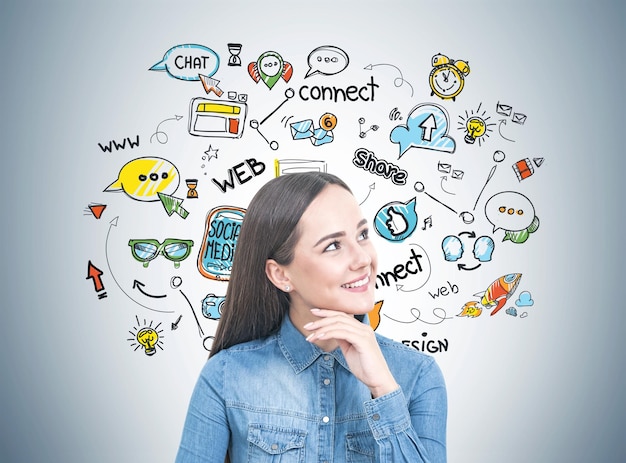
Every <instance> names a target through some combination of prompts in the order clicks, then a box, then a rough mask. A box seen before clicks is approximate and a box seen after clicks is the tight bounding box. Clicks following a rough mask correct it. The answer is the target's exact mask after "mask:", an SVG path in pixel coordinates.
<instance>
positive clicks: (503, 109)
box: [496, 101, 513, 116]
mask: <svg viewBox="0 0 626 463" xmlns="http://www.w3.org/2000/svg"><path fill="white" fill-rule="evenodd" d="M512 110H513V107H512V106H509V105H508V104H501V103H500V102H499V101H498V103H497V104H496V112H497V113H498V114H501V115H502V116H510V115H511V111H512Z"/></svg>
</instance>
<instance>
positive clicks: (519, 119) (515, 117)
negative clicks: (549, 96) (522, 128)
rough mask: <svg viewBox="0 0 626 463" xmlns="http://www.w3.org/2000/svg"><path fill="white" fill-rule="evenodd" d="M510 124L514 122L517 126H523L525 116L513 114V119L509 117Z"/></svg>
mask: <svg viewBox="0 0 626 463" xmlns="http://www.w3.org/2000/svg"><path fill="white" fill-rule="evenodd" d="M511 122H515V123H516V124H519V125H524V122H526V114H522V113H513V117H511Z"/></svg>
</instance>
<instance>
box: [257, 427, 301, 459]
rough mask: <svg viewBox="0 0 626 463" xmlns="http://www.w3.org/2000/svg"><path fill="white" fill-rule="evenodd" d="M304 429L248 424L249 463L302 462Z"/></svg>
mask: <svg viewBox="0 0 626 463" xmlns="http://www.w3.org/2000/svg"><path fill="white" fill-rule="evenodd" d="M305 437H306V431H303V430H300V429H291V428H282V427H278V426H271V425H263V424H251V425H249V426H248V461H249V462H251V463H278V462H280V463H304V440H305Z"/></svg>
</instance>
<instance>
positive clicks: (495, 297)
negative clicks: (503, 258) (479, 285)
mask: <svg viewBox="0 0 626 463" xmlns="http://www.w3.org/2000/svg"><path fill="white" fill-rule="evenodd" d="M521 279H522V274H521V273H509V274H508V275H503V276H501V277H500V278H498V279H497V280H496V281H494V282H493V283H491V284H490V285H489V287H488V288H487V290H486V291H485V292H484V293H482V294H476V296H482V299H481V301H480V303H481V304H482V305H483V307H485V308H486V309H490V308H492V307H494V306H495V308H494V309H493V310H492V311H491V315H495V314H496V313H497V312H498V311H499V310H500V309H501V308H502V307H504V304H506V301H507V300H508V299H509V298H510V297H511V295H512V294H513V293H514V292H515V290H516V289H517V286H518V285H519V282H520V280H521Z"/></svg>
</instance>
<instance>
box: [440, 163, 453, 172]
mask: <svg viewBox="0 0 626 463" xmlns="http://www.w3.org/2000/svg"><path fill="white" fill-rule="evenodd" d="M437 170H438V171H439V172H443V173H444V174H449V173H450V170H452V166H451V165H450V164H446V163H444V162H438V163H437Z"/></svg>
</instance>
